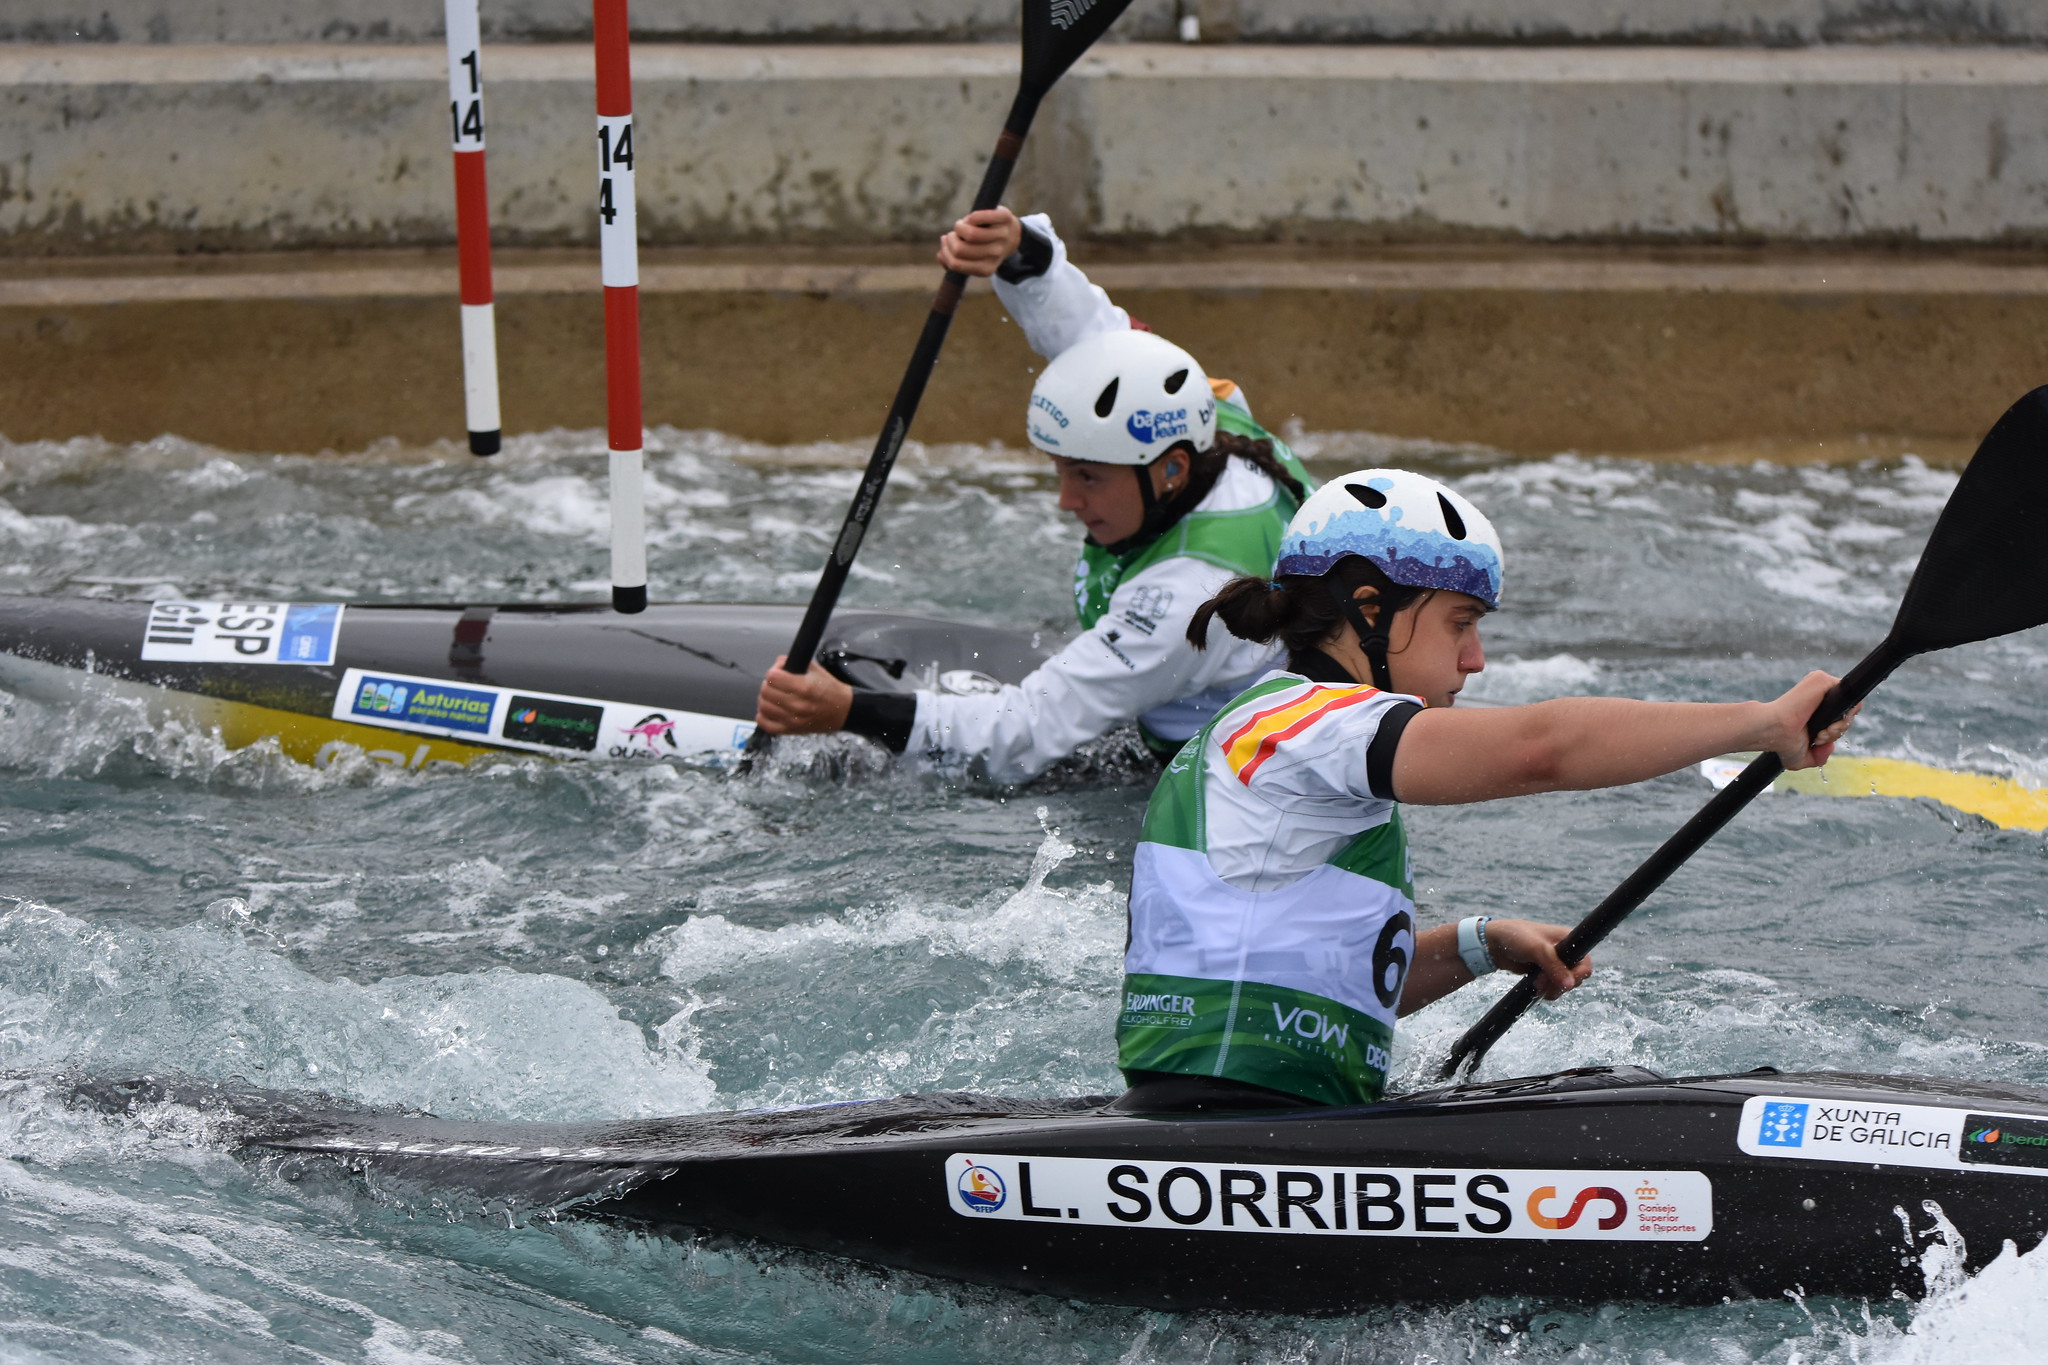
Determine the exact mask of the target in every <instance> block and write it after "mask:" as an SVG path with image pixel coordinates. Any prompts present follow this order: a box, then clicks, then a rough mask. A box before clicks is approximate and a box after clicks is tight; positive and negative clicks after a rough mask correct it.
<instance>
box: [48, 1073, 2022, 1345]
mask: <svg viewBox="0 0 2048 1365" xmlns="http://www.w3.org/2000/svg"><path fill="white" fill-rule="evenodd" d="M14 1083H16V1084H32V1085H35V1086H37V1087H38V1088H42V1089H45V1090H47V1091H50V1092H52V1093H54V1094H55V1095H57V1096H58V1097H60V1098H62V1099H64V1100H65V1101H67V1102H69V1103H73V1104H83V1105H88V1106H91V1107H94V1108H98V1109H102V1110H107V1111H111V1112H114V1113H130V1112H137V1111H141V1110H145V1109H147V1108H149V1107H150V1106H154V1105H160V1104H165V1103H169V1104H175V1105H182V1106H187V1107H191V1108H197V1109H200V1110H202V1111H205V1112H208V1113H211V1114H213V1115H215V1116H217V1117H218V1118H219V1119H220V1120H221V1124H220V1126H219V1128H218V1129H217V1131H220V1132H222V1133H223V1135H224V1136H225V1138H226V1140H227V1141H229V1142H231V1143H232V1144H234V1145H236V1146H238V1147H239V1148H240V1149H241V1150H242V1151H243V1152H244V1154H245V1155H249V1156H255V1157H259V1158H265V1159H268V1160H270V1161H281V1162H282V1165H281V1167H280V1169H281V1170H282V1171H283V1173H284V1174H285V1175H286V1176H287V1177H304V1176H306V1175H310V1174H313V1173H316V1172H317V1171H318V1170H320V1169H322V1168H325V1169H329V1170H334V1169H336V1168H337V1167H338V1168H339V1169H340V1170H344V1171H347V1172H349V1173H351V1174H352V1175H354V1176H355V1177H357V1178H359V1179H360V1180H362V1181H363V1182H364V1183H365V1184H366V1185H367V1186H368V1188H369V1189H370V1190H371V1191H372V1192H373V1193H376V1194H378V1195H380V1196H382V1197H385V1198H389V1199H393V1200H397V1201H400V1202H412V1201H420V1202H424V1203H427V1204H428V1205H429V1206H431V1207H436V1208H440V1209H445V1210H453V1211H461V1210H463V1209H466V1208H467V1209H471V1210H474V1211H478V1212H489V1213H503V1212H506V1211H513V1212H517V1211H521V1210H523V1211H525V1212H528V1213H535V1212H558V1213H559V1212H574V1213H577V1214H581V1215H584V1216H596V1217H604V1218H610V1219H616V1220H620V1221H625V1222H630V1223H634V1224H640V1225H645V1226H652V1227H657V1228H696V1229H708V1230H713V1231H720V1232H727V1233H736V1234H740V1235H743V1236H749V1237H758V1238H762V1239H766V1240H769V1241H773V1242H780V1243H788V1244H792V1245H795V1246H799V1247H806V1248H811V1249H813V1250H817V1251H822V1252H827V1253H831V1254H836V1255H843V1256H850V1257H855V1258H858V1259H861V1260H865V1261H870V1262H873V1263H877V1264H880V1265H885V1266H894V1267H901V1268H904V1269H909V1270H915V1271H921V1272H924V1273H927V1274H932V1275H938V1276H943V1277H946V1278H951V1279H961V1280H970V1281H974V1282H978V1283H984V1284H994V1285H1001V1286H1006V1287H1009V1288H1013V1289H1018V1290H1022V1291H1026V1292H1030V1293H1044V1294H1053V1295H1057V1296H1060V1297H1070V1298H1079V1299H1089V1300H1097V1301H1109V1302H1118V1303H1130V1304H1139V1305H1146V1306H1151V1307H1156V1308H1165V1309H1177V1310H1189V1309H1224V1310H1230V1311H1249V1312H1293V1313H1338V1312H1353V1311H1357V1310H1359V1309H1363V1308H1368V1307H1372V1306H1376V1305H1383V1304H1394V1303H1420V1302H1447V1301H1462V1300H1469V1299H1472V1298H1475V1297H1480V1296H1484V1295H1489V1294H1500V1295H1528V1296H1536V1297H1542V1298H1555V1299H1565V1300H1575V1301H1581V1302H1584V1301H1603V1300H1610V1299H1629V1298H1633V1299H1647V1300H1655V1301H1658V1302H1669V1303H1699V1302H1713V1301H1718V1300H1720V1299H1721V1298H1722V1297H1723V1296H1736V1297H1747V1296H1755V1297H1775V1296H1777V1295H1779V1294H1781V1293H1784V1292H1787V1291H1803V1292H1805V1293H1812V1294H1842V1295H1852V1296H1860V1297H1868V1298H1883V1297H1887V1296H1889V1295H1891V1294H1892V1293H1893V1292H1894V1291H1896V1292H1898V1293H1902V1294H1905V1295H1908V1296H1912V1297H1919V1296H1920V1295H1921V1294H1923V1293H1924V1292H1926V1289H1927V1284H1926V1280H1925V1278H1924V1277H1923V1274H1922V1270H1921V1265H1922V1262H1921V1258H1920V1253H1921V1252H1922V1251H1923V1250H1925V1249H1926V1247H1927V1246H1928V1245H1929V1244H1930V1242H1931V1241H1942V1242H1946V1243H1947V1249H1948V1255H1949V1257H1950V1258H1952V1259H1953V1260H1955V1261H1957V1262H1959V1263H1961V1264H1962V1265H1963V1266H1965V1267H1966V1268H1968V1269H1976V1268H1979V1267H1981V1266H1982V1265H1983V1264H1985V1263H1986V1262H1988V1261H1989V1260H1991V1259H1992V1258H1993V1257H1994V1256H1996V1255H1997V1254H1998V1252H1999V1251H2000V1249H2001V1247H2002V1246H2003V1244H2004V1243H2005V1242H2006V1241H2008V1240H2010V1241H2012V1242H2014V1243H2015V1244H2016V1245H2017V1246H2018V1247H2019V1248H2020V1249H2021V1250H2023V1251H2025V1250H2030V1249H2032V1248H2033V1247H2034V1246H2035V1245H2036V1244H2038V1243H2039V1242H2040V1241H2041V1239H2042V1237H2043V1234H2044V1233H2048V1088H2042V1087H2034V1086H2012V1085H1997V1084H1989V1083H1971V1082H1950V1081H1943V1080H1932V1079H1918V1078H1912V1077H1876V1076H1850V1075H1837V1074H1825V1073H1823V1074H1813V1075H1789V1074H1780V1073H1778V1072H1776V1071H1774V1070H1772V1069H1770V1068H1763V1069H1761V1070H1759V1071H1754V1072H1749V1073H1745V1074H1742V1075H1737V1076H1710V1077H1700V1078H1692V1079H1685V1080H1670V1079H1666V1078H1664V1077H1661V1076H1658V1075H1656V1074H1655V1073H1653V1072H1649V1071H1645V1070H1643V1069H1641V1068H1638V1067H1615V1068H1607V1067H1593V1068H1586V1069H1583V1070H1579V1071H1569V1072H1564V1073H1561V1074H1559V1075H1555V1076H1546V1077H1535V1078H1526V1079H1520V1080H1512V1081H1498V1082H1492V1083H1489V1084H1483V1085H1473V1086H1462V1087H1458V1088H1455V1089H1447V1090H1439V1091H1429V1092H1424V1093H1419V1094H1414V1095H1409V1096H1406V1097H1400V1098H1396V1099H1393V1100H1389V1101H1386V1102H1384V1103H1381V1104H1377V1105H1371V1106H1365V1107H1360V1108H1330V1109H1325V1108H1309V1109H1294V1110H1286V1111H1280V1112H1263V1113H1261V1112H1209V1113H1205V1114H1199V1115H1188V1114H1176V1115H1166V1114H1145V1113H1136V1112H1127V1111H1124V1110H1123V1109H1122V1108H1121V1106H1122V1104H1124V1103H1126V1102H1127V1101H1118V1102H1115V1103H1112V1102H1109V1101H1106V1100H1104V1099H1101V1098H1093V1099H1065V1100H1015V1099H1000V1098H994V1097H990V1096H984V1095H958V1094H949V1095H922V1096H906V1097H903V1098H900V1099H894V1100H877V1101H869V1102H860V1103H850V1104H828V1105H819V1106H812V1107H807V1108H801V1109H789V1110H766V1111H753V1112H742V1113H721V1114H704V1115H696V1116H692V1117H686V1118H665V1119H636V1120H628V1121H619V1122H608V1123H460V1122H450V1121H447V1120H442V1119H436V1118H433V1117H431V1116H429V1115H424V1114H417V1113H402V1112H389V1111H386V1112H368V1111H363V1110H360V1109H350V1108H348V1107H346V1106H344V1105H341V1104H340V1103H338V1102H336V1101H333V1100H330V1099H328V1098H326V1097H324V1096H317V1095H303V1094H287V1093H283V1092H277V1091H262V1090H256V1089H252V1088H248V1087H243V1086H236V1085H226V1086H223V1085H217V1084H212V1083H206V1082H195V1081H189V1080H184V1079H180V1078H175V1077H140V1078H121V1079H100V1078H92V1077H84V1076H78V1075H75V1074H74V1075H63V1074H59V1075H45V1076H40V1077H17V1078H14Z"/></svg>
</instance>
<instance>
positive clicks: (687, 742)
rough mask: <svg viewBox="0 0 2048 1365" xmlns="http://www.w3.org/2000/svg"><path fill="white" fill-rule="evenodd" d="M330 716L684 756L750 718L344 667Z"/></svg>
mask: <svg viewBox="0 0 2048 1365" xmlns="http://www.w3.org/2000/svg"><path fill="white" fill-rule="evenodd" d="M332 714H333V716H334V719H336V720H348V721H354V722H356V723H357V724H359V725H376V726H381V727H384V728H386V729H392V730H410V731H413V732H415V733H417V734H426V735H440V736H443V737H445V738H451V739H475V740H482V741H484V742H486V743H491V744H499V745H503V746H504V747H505V748H508V749H527V750H531V751H533V752H535V753H543V754H553V755H555V756H556V757H560V758H571V757H590V758H616V759H656V758H687V757H694V756H696V755H698V754H703V753H707V752H721V751H730V750H737V749H743V748H745V747H746V743H747V739H748V737H749V736H751V735H752V734H753V733H754V727H753V725H752V724H751V723H750V722H745V721H736V720H733V719H732V718H731V717H728V716H707V715H702V714H700V713H698V712H695V711H683V710H677V709H661V710H657V709H655V708H652V707H648V706H645V705H642V704H641V703H638V702H616V701H601V700H598V699H596V698H593V697H568V696H562V695H560V694H559V693H553V692H526V691H519V690H515V689H512V688H506V687H480V686H476V685H473V684H466V683H451V682H448V681H447V680H445V679H441V678H420V677H413V676H409V675H407V674H403V673H379V672H375V671H373V670H370V669H364V668H351V669H349V670H348V671H347V672H346V673H344V674H342V679H341V689H340V691H339V692H337V693H336V694H335V698H334V710H333V712H332Z"/></svg>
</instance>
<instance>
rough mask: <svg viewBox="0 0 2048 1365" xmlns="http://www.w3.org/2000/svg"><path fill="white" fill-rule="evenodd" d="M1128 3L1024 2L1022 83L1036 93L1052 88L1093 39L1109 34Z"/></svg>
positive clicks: (1117, 0) (1125, 0)
mask: <svg viewBox="0 0 2048 1365" xmlns="http://www.w3.org/2000/svg"><path fill="white" fill-rule="evenodd" d="M1130 3H1131V0H1024V70H1023V76H1024V80H1023V84H1024V85H1025V86H1026V87H1027V88H1030V89H1033V90H1035V91H1036V92H1037V93H1039V94H1044V93H1045V92H1046V91H1047V90H1050V89H1052V85H1053V82H1054V81H1057V80H1058V79H1059V78H1060V77H1061V76H1064V75H1065V74H1066V73H1067V68H1068V67H1070V66H1072V65H1073V64H1074V63H1075V62H1076V61H1077V60H1078V59H1079V58H1080V56H1081V54H1082V53H1084V52H1086V51H1087V50H1088V49H1089V48H1090V47H1093V46H1094V45H1095V40H1096V39H1097V38H1100V37H1101V36H1102V35H1103V34H1104V33H1107V32H1108V31H1109V26H1110V25H1111V24H1113V23H1115V22H1116V20H1117V16H1118V15H1120V14H1122V13H1123V12H1124V10H1125V9H1126V8H1127V7H1129V5H1130Z"/></svg>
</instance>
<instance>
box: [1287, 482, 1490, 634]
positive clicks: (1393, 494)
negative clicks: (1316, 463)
mask: <svg viewBox="0 0 2048 1365" xmlns="http://www.w3.org/2000/svg"><path fill="white" fill-rule="evenodd" d="M1346 555H1361V556H1363V557H1364V558H1366V559H1369V560H1371V561H1372V562H1373V563H1375V564H1377V565H1379V566H1380V569H1381V571H1382V572H1384V573H1385V574H1386V576H1387V577H1388V578H1389V579H1391V580H1393V581H1394V582H1396V583H1402V584H1406V585H1408V586H1410V587H1417V588H1443V589H1446V590H1448V591H1451V592H1462V593H1468V594H1470V595H1471V596H1473V597H1476V598H1478V599H1479V600H1480V601H1481V602H1484V603H1485V604H1486V605H1487V608H1488V609H1489V610H1491V609H1492V608H1494V607H1498V606H1499V605H1500V584H1501V568H1502V563H1503V555H1502V553H1501V544H1500V536H1499V535H1498V534H1497V533H1496V532H1495V531H1494V529H1493V523H1492V522H1490V521H1488V520H1487V519H1486V514H1485V513H1483V512H1481V511H1480V510H1479V509H1478V508H1477V507H1474V506H1473V505H1472V504H1471V503H1470V502H1468V501H1466V500H1465V497H1464V495H1463V494H1460V493H1457V492H1454V491H1452V490H1451V489H1450V488H1447V487H1445V486H1444V485H1443V484H1440V483H1438V482H1437V481H1436V480H1435V479H1431V478H1426V477H1424V476H1423V475H1421V474H1411V473H1409V472H1408V471H1407V470H1405V469H1361V470H1359V471H1358V472H1356V473H1354V474H1346V475H1344V476H1343V477H1341V478H1336V479H1332V480H1330V482H1328V483H1326V484H1324V485H1323V486H1322V487H1321V488H1319V489H1317V490H1316V491H1315V493H1314V494H1313V495H1311V496H1310V498H1309V500H1308V501H1307V502H1305V503H1303V504H1302V505H1301V510H1300V511H1298V512H1296V513H1295V514H1294V519H1293V520H1292V521H1290V522H1288V523H1287V532H1286V534H1285V535H1283V536H1282V537H1281V540H1280V558H1279V562H1278V563H1277V564H1275V565H1274V567H1273V572H1274V573H1275V574H1276V575H1278V574H1307V575H1309V576H1311V577H1318V578H1319V577H1321V576H1322V575H1324V574H1326V573H1328V572H1329V571H1330V570H1331V569H1332V568H1333V567H1334V566H1335V565H1336V563H1337V561H1338V560H1340V559H1342V558H1344V557H1345V556H1346Z"/></svg>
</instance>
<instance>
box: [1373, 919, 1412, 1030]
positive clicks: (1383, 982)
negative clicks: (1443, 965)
mask: <svg viewBox="0 0 2048 1365" xmlns="http://www.w3.org/2000/svg"><path fill="white" fill-rule="evenodd" d="M1414 951H1415V921H1414V920H1412V919H1410V918H1409V916H1408V912H1407V911H1406V910H1403V911H1402V912H1401V913H1399V914H1397V915H1393V916H1390V917H1389V918H1388V920H1387V922H1386V923H1385V924H1383V925H1381V926H1380V937H1379V942H1377V943H1375V944H1373V947H1372V993H1373V994H1374V995H1376V996H1378V997H1379V1001H1380V1004H1382V1005H1384V1006H1386V1008H1388V1009H1393V1008H1394V1007H1395V1005H1396V1004H1397V1003H1398V1002H1399V1001H1400V999H1401V983H1402V982H1403V981H1405V980H1407V979H1408V959H1409V957H1410V955H1411V954H1413V953H1414Z"/></svg>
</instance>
